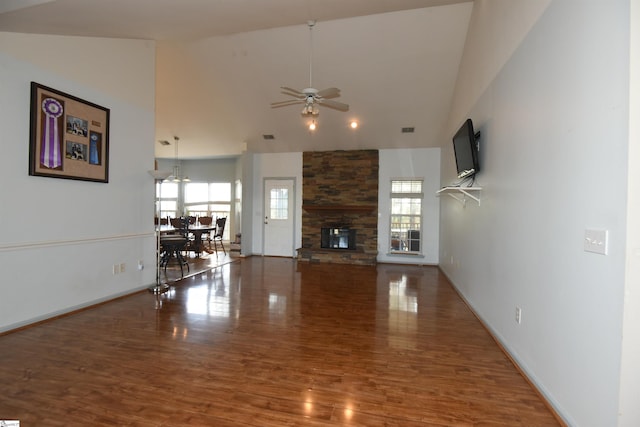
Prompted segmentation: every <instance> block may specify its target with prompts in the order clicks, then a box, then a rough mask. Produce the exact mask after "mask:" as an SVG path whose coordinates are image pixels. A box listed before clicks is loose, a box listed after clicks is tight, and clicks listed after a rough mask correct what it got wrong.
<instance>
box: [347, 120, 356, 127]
mask: <svg viewBox="0 0 640 427" xmlns="http://www.w3.org/2000/svg"><path fill="white" fill-rule="evenodd" d="M349 126H350V127H351V129H357V128H358V122H357V121H356V120H351V123H349Z"/></svg>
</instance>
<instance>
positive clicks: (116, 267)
mask: <svg viewBox="0 0 640 427" xmlns="http://www.w3.org/2000/svg"><path fill="white" fill-rule="evenodd" d="M118 273H120V264H113V274H114V275H115V274H118Z"/></svg>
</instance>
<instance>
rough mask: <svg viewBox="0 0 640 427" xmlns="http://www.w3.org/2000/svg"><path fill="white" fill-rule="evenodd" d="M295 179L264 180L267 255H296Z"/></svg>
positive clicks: (264, 249) (265, 247) (265, 251)
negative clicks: (294, 234) (294, 232)
mask: <svg viewBox="0 0 640 427" xmlns="http://www.w3.org/2000/svg"><path fill="white" fill-rule="evenodd" d="M294 201H295V197H294V181H293V179H288V178H287V179H266V180H265V181H264V248H263V251H262V253H263V254H264V255H266V256H286V257H292V256H294V242H293V229H294V221H293V206H294Z"/></svg>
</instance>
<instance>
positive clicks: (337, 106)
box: [318, 99, 349, 111]
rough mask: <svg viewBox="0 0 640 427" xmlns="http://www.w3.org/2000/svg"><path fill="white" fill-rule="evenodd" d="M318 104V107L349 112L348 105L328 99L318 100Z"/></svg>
mask: <svg viewBox="0 0 640 427" xmlns="http://www.w3.org/2000/svg"><path fill="white" fill-rule="evenodd" d="M318 102H319V103H320V105H324V106H325V107H329V108H333V109H334V110H339V111H349V105H347V104H343V103H342V102H338V101H331V100H329V99H319V100H318Z"/></svg>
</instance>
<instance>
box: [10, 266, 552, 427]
mask: <svg viewBox="0 0 640 427" xmlns="http://www.w3.org/2000/svg"><path fill="white" fill-rule="evenodd" d="M0 384H2V394H1V395H0V419H17V420H20V421H21V425H22V426H54V427H55V426H65V427H68V426H102V425H105V426H107V425H108V426H261V427H266V426H300V425H304V426H337V425H353V426H356V425H357V426H372V427H376V426H403V427H412V426H453V425H455V426H494V425H503V426H518V425H521V426H552V425H558V423H557V421H556V419H555V418H554V416H553V414H552V413H551V412H550V411H549V410H548V409H547V408H546V406H545V404H544V402H543V401H542V400H541V399H540V398H539V396H538V395H537V393H536V392H535V391H534V390H532V388H531V387H530V386H529V384H528V383H527V382H526V381H525V379H524V378H523V377H522V376H521V375H520V374H519V373H518V371H517V370H516V369H515V368H514V367H513V365H512V364H511V363H510V362H509V360H508V359H507V358H506V357H505V355H504V354H503V353H502V352H501V351H500V349H499V348H498V347H497V346H496V344H495V342H494V341H493V340H492V338H491V337H490V336H489V335H488V333H487V332H486V331H485V330H484V329H483V327H482V326H481V325H480V323H479V322H478V321H477V319H476V318H475V317H474V316H473V314H472V313H471V312H470V310H469V309H468V308H467V307H466V305H465V304H464V303H463V301H462V300H461V299H460V298H459V296H458V295H457V294H456V292H455V291H454V290H453V289H452V287H451V286H450V284H449V283H448V282H447V280H446V278H445V277H444V276H443V275H442V274H441V273H440V272H439V270H438V269H437V268H435V267H415V266H395V265H378V266H377V267H366V266H348V265H335V264H306V263H297V262H296V261H295V260H292V259H285V258H261V257H251V258H246V259H241V260H238V261H235V262H233V263H230V264H226V265H223V266H220V267H217V268H215V269H213V270H211V271H209V272H206V273H202V274H197V275H194V276H192V277H189V278H187V279H185V280H182V281H180V282H177V283H175V284H174V285H173V287H172V290H171V291H170V292H169V293H167V294H164V295H162V296H159V297H156V296H154V295H152V294H151V293H148V292H146V291H145V292H140V293H137V294H134V295H131V296H128V297H125V298H121V299H118V300H116V301H112V302H109V303H106V304H103V305H100V306H97V307H94V308H91V309H88V310H85V311H81V312H78V313H75V314H72V315H69V316H66V317H63V318H59V319H56V320H53V321H50V322H45V323H43V324H40V325H37V326H33V327H30V328H26V329H23V330H20V331H17V332H13V333H9V334H6V335H4V336H0Z"/></svg>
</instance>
